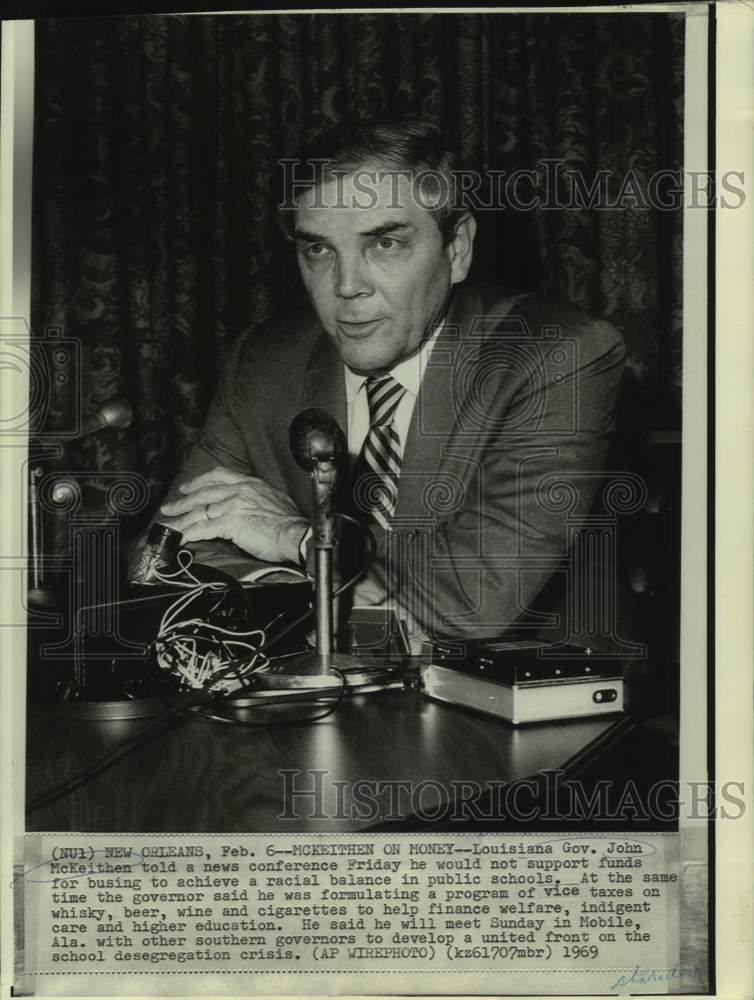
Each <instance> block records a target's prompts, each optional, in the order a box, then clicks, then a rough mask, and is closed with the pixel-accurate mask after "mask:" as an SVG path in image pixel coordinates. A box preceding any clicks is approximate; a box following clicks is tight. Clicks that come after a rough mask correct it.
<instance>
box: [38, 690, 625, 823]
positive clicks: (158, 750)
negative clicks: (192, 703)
mask: <svg viewBox="0 0 754 1000" xmlns="http://www.w3.org/2000/svg"><path fill="white" fill-rule="evenodd" d="M251 711H252V712H253V713H254V714H253V715H251V716H247V717H252V718H254V719H258V718H259V717H260V715H261V716H262V717H264V718H271V715H272V713H273V712H276V713H277V715H278V720H279V719H280V718H285V717H288V718H290V717H292V716H293V715H294V714H296V715H298V716H300V715H302V714H306V713H308V712H311V706H306V705H297V706H295V707H289V706H286V707H285V708H284V709H280V708H277V709H272V708H267V709H258V710H251ZM262 713H263V714H262ZM148 724H149V720H147V719H138V720H129V721H99V720H97V721H86V720H80V719H72V718H65V717H61V716H60V715H58V714H56V713H55V703H54V702H51V701H45V700H41V699H34V698H30V699H29V718H28V749H27V802H30V801H32V800H33V799H34V798H36V797H38V796H39V795H40V794H41V793H43V792H45V791H47V790H48V789H49V788H52V787H53V786H56V785H58V784H60V783H61V782H63V781H65V780H68V779H69V778H71V777H72V776H74V775H76V774H77V773H78V772H79V771H81V770H82V769H84V768H85V767H87V766H89V765H91V764H92V763H93V762H95V761H97V760H98V759H99V758H100V757H102V756H103V755H104V754H105V753H107V752H108V751H109V750H110V749H111V748H112V747H113V746H114V745H115V744H116V743H117V742H118V741H119V740H121V739H122V738H123V737H126V736H129V735H131V734H133V733H136V732H138V731H139V730H140V729H142V728H145V727H146V726H147V725H148ZM629 738H633V739H634V741H636V726H635V724H634V723H632V722H631V721H629V720H628V719H627V718H626V717H624V716H602V717H595V718H589V719H582V720H572V721H563V722H557V723H539V724H534V725H530V726H526V727H518V728H517V727H513V726H511V725H509V724H508V723H506V722H504V721H502V720H499V719H495V718H492V717H488V716H485V715H481V714H477V713H474V712H471V711H469V710H466V709H462V708H455V707H451V706H448V705H445V704H440V703H434V702H431V701H429V700H427V699H426V698H424V697H422V696H421V695H419V694H418V693H417V692H416V691H412V690H389V691H383V692H379V693H375V694H364V695H354V696H348V697H346V698H345V699H344V700H343V702H342V703H341V704H340V706H339V707H338V709H337V711H336V712H335V713H334V714H332V715H330V716H329V717H328V718H326V719H323V720H322V721H319V722H316V723H313V724H309V725H288V726H275V727H271V728H260V729H246V728H240V727H236V726H229V725H221V724H213V723H209V722H204V721H198V720H177V722H176V724H175V725H174V726H173V727H172V728H171V729H169V730H168V731H164V732H162V733H159V734H157V735H153V736H152V738H150V739H149V741H148V742H146V743H145V744H144V745H142V746H139V747H138V748H137V749H135V750H133V751H132V752H130V753H129V754H128V755H127V756H125V757H124V758H122V759H120V760H118V761H117V762H116V763H115V764H114V765H112V766H111V767H110V768H108V769H107V770H106V771H104V772H102V773H100V774H98V775H96V776H95V777H94V778H92V779H91V780H90V781H89V782H88V783H87V784H85V785H84V786H82V787H80V788H78V789H76V790H75V791H73V792H71V793H69V794H68V795H66V796H65V797H64V798H62V799H60V800H58V801H56V802H54V803H52V804H50V805H48V806H46V807H44V808H42V809H39V810H37V811H35V812H33V813H32V814H30V815H29V817H28V820H27V829H28V830H58V831H91V832H102V831H112V832H116V831H122V832H133V831H142V832H147V831H155V832H162V831H186V832H188V831H193V832H203V831H208V832H268V831H287V832H303V831H320V832H322V831H339V832H348V831H354V830H365V829H377V828H383V829H385V828H389V827H390V825H391V824H392V823H404V824H405V823H406V821H408V822H409V825H410V823H411V822H412V821H413V822H414V823H416V821H417V818H418V819H419V820H420V821H422V822H424V821H426V822H427V823H428V826H427V828H432V825H431V822H430V820H431V819H432V817H433V816H434V815H435V812H436V811H438V810H441V807H442V804H443V802H445V804H446V806H447V805H448V803H453V802H456V803H457V802H459V801H460V800H461V799H462V798H464V797H468V796H469V795H470V794H471V795H473V789H474V786H473V785H472V784H470V783H474V782H476V783H477V784H478V785H483V784H484V783H485V782H494V783H500V782H507V783H510V782H515V781H517V780H518V779H524V778H529V777H532V776H535V775H538V774H539V773H540V772H542V771H546V770H553V769H561V768H562V769H564V771H565V774H566V775H577V774H579V773H581V772H583V771H584V770H585V768H587V767H592V768H593V767H594V766H595V763H599V761H600V760H601V759H602V758H604V759H607V756H609V754H610V753H611V752H614V751H615V747H616V746H618V745H619V744H620V743H621V741H625V740H626V739H629ZM314 771H316V772H320V773H319V774H317V775H315V774H312V772H314ZM316 782H320V788H321V795H320V796H319V798H317V799H316V800H315V798H314V797H313V796H311V795H299V796H298V797H296V796H295V794H294V795H292V792H294V791H295V790H299V791H302V790H303V791H306V790H311V789H313V788H314V787H315V784H316ZM422 782H423V783H424V784H423V785H420V783H422ZM464 782H465V783H466V785H465V786H464V785H463V784H461V783H464ZM359 783H361V784H359ZM365 783H367V784H365ZM379 783H382V785H381V786H380V785H379ZM397 783H404V784H402V785H401V784H397ZM405 783H412V784H411V785H407V784H405ZM359 794H361V800H359ZM365 797H366V799H367V800H369V801H371V805H367V806H365V805H364V799H365ZM359 801H361V805H359ZM294 812H295V813H296V814H297V816H296V817H295V818H294V817H293V816H292V813H294ZM438 815H440V813H439V812H438ZM444 818H445V819H447V811H446V813H445V816H444ZM440 819H443V816H440ZM414 828H416V827H415V826H414Z"/></svg>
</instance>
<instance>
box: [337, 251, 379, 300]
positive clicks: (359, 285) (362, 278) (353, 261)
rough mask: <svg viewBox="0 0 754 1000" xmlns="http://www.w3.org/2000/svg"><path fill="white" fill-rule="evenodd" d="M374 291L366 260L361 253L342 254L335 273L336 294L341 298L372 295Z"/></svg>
mask: <svg viewBox="0 0 754 1000" xmlns="http://www.w3.org/2000/svg"><path fill="white" fill-rule="evenodd" d="M373 291H374V289H373V287H372V283H371V281H370V279H369V273H368V269H367V267H366V262H365V261H364V260H363V259H362V257H361V255H360V254H352V255H348V256H341V257H340V258H339V259H338V268H337V273H336V275H335V294H336V295H337V296H338V297H339V298H341V299H353V298H356V297H357V296H359V295H370V294H371V293H372V292H373Z"/></svg>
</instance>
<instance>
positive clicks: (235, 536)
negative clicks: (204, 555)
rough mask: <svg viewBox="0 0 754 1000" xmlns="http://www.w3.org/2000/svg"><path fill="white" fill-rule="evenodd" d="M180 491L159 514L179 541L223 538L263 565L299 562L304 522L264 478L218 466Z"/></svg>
mask: <svg viewBox="0 0 754 1000" xmlns="http://www.w3.org/2000/svg"><path fill="white" fill-rule="evenodd" d="M179 489H180V492H181V493H182V494H183V496H182V497H180V498H179V499H177V500H173V501H171V502H170V503H166V504H163V506H162V507H161V508H160V510H161V512H162V513H163V514H165V515H166V516H167V517H168V518H169V519H170V520H169V526H170V527H171V528H175V529H176V531H180V532H182V533H183V541H184V542H198V541H203V540H206V539H211V538H227V539H229V540H230V541H232V542H234V543H235V544H236V545H238V547H239V548H241V549H244V551H246V552H248V553H249V554H250V555H252V556H256V557H257V558H258V559H264V560H266V561H267V562H297V561H298V555H299V552H298V547H299V542H300V541H301V538H302V536H303V534H304V532H305V531H306V529H307V527H308V524H309V522H308V521H307V519H306V518H304V517H302V516H301V514H300V513H299V511H298V509H297V508H296V505H295V504H294V503H293V501H292V500H291V499H290V497H288V496H286V494H285V493H282V492H281V491H280V490H276V489H273V487H272V486H269V485H268V484H267V483H266V482H265V481H264V480H263V479H257V478H256V477H255V476H245V475H243V474H242V473H240V472H231V471H230V469H226V468H224V467H223V466H221V465H219V466H217V467H216V468H214V469H212V470H210V471H209V472H205V473H203V474H202V475H201V476H196V477H195V478H194V479H190V480H188V481H187V482H185V483H183V484H181V486H180V487H179Z"/></svg>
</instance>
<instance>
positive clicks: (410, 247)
mask: <svg viewBox="0 0 754 1000" xmlns="http://www.w3.org/2000/svg"><path fill="white" fill-rule="evenodd" d="M379 170H380V168H379V167H377V166H369V165H367V166H365V167H364V168H363V169H362V170H360V171H357V172H356V173H355V174H354V175H352V176H348V177H340V178H337V179H333V180H331V181H329V182H327V183H325V184H322V185H321V186H320V187H318V188H316V189H315V188H312V189H310V190H308V191H306V192H304V194H303V195H302V196H301V197H300V198H299V199H298V202H297V209H296V218H295V233H294V235H295V239H296V251H297V256H298V261H299V267H300V268H301V276H302V278H303V281H304V285H305V286H306V290H307V292H308V293H309V297H310V298H311V301H312V304H313V306H314V308H315V310H316V312H317V315H318V316H319V318H320V321H321V322H322V325H323V326H324V328H325V330H326V331H327V333H328V335H329V336H330V338H331V339H332V341H333V343H334V344H335V347H336V348H337V351H338V353H339V354H340V356H341V358H342V359H343V361H344V362H345V364H346V365H348V367H349V368H351V369H353V370H354V371H356V372H361V373H363V374H366V373H368V372H372V371H376V370H379V369H383V368H391V367H392V366H393V365H395V364H396V363H397V362H398V361H401V360H402V359H403V358H406V357H409V356H410V355H411V354H413V353H414V352H415V351H416V350H417V348H418V347H419V345H420V344H421V342H422V340H423V339H424V337H425V335H426V334H427V332H428V331H429V330H430V329H431V327H432V325H433V324H434V323H435V321H437V320H438V319H439V318H440V317H441V315H442V313H443V310H444V308H445V304H446V302H447V298H448V293H449V291H450V287H451V285H453V284H455V283H456V282H458V281H462V280H463V279H464V278H465V277H466V275H467V273H468V270H469V266H470V265H471V248H472V241H473V238H474V220H473V218H471V217H470V216H469V217H466V218H465V219H464V220H463V221H462V222H461V223H460V224H459V225H458V227H457V230H456V235H455V237H454V239H453V241H452V242H451V243H450V244H448V245H447V246H443V241H442V236H441V233H440V230H439V228H438V226H437V223H436V222H435V220H434V219H433V218H432V216H431V215H430V214H429V212H428V211H427V210H426V208H424V207H423V206H422V204H419V203H418V202H417V199H416V198H414V197H412V184H411V181H410V180H409V179H408V178H406V177H398V176H397V175H396V174H392V175H391V176H384V177H382V178H380V177H379V176H375V173H378V172H379ZM367 171H371V176H367V174H366V172H367ZM383 173H384V171H383ZM355 184H356V186H355ZM365 188H366V191H367V193H365Z"/></svg>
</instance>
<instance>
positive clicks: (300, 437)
mask: <svg viewBox="0 0 754 1000" xmlns="http://www.w3.org/2000/svg"><path fill="white" fill-rule="evenodd" d="M288 439H289V441H290V446H291V454H292V455H293V457H294V458H295V459H296V463H297V464H298V465H300V466H301V468H302V469H304V470H305V471H306V472H311V470H312V468H313V466H314V465H315V463H319V462H337V461H338V460H339V459H342V458H344V457H345V454H346V451H347V445H346V438H345V435H344V434H343V431H342V430H341V429H340V424H339V423H338V421H337V420H336V419H335V417H333V416H332V415H331V414H330V413H328V412H327V410H322V409H320V408H319V407H317V406H312V407H310V408H309V409H308V410H302V411H301V412H300V413H297V414H296V416H295V417H294V418H293V420H292V421H291V426H290V429H289V431H288Z"/></svg>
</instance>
